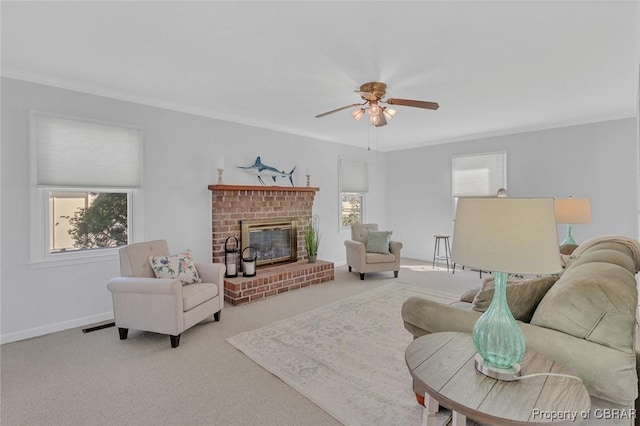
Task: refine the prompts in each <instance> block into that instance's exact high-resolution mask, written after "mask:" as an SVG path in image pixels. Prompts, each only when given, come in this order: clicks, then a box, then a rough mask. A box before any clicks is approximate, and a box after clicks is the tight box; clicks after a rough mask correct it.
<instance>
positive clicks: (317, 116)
mask: <svg viewBox="0 0 640 426" xmlns="http://www.w3.org/2000/svg"><path fill="white" fill-rule="evenodd" d="M364 104H366V102H365V103H362V104H351V105H347V106H343V107H341V108H337V109H334V110H331V111H327V112H323V113H322V114H318V115H316V118H322V117H324V116H327V115H329V114H333V113H334V112H338V111H344V110H345V109H349V108H355V107H359V106H361V105H364Z"/></svg>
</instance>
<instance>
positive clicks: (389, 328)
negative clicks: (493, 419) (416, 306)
mask: <svg viewBox="0 0 640 426" xmlns="http://www.w3.org/2000/svg"><path fill="white" fill-rule="evenodd" d="M411 296H422V297H425V298H429V299H432V300H435V301H439V302H443V303H450V302H453V301H456V300H458V298H459V297H458V296H456V295H453V294H450V293H444V292H440V291H435V290H429V289H425V288H419V287H415V286H412V285H407V284H401V283H398V282H392V283H389V284H385V285H383V286H381V287H378V288H376V289H373V290H369V291H366V292H364V293H360V294H358V295H355V296H352V297H350V298H347V299H344V300H341V301H338V302H335V303H332V304H329V305H327V306H323V307H321V308H318V309H315V310H312V311H310V312H307V313H304V314H301V315H298V316H295V317H293V318H290V319H286V320H283V321H278V322H276V323H273V324H271V325H268V326H266V327H262V328H260V329H257V330H254V331H249V332H244V333H240V334H238V335H236V336H234V337H231V338H229V339H227V341H228V342H229V343H231V344H232V345H233V346H235V347H236V348H238V349H239V350H240V351H242V352H243V353H244V354H245V355H247V356H248V357H250V358H251V359H252V360H254V361H255V362H257V363H258V364H259V365H260V366H262V367H263V368H265V369H266V370H268V371H269V372H271V373H273V374H275V375H276V376H277V377H279V378H280V379H282V380H283V381H284V382H285V383H287V384H289V385H290V386H291V387H293V388H294V389H296V390H297V391H298V392H300V393H302V394H303V395H305V396H306V397H307V398H309V399H310V400H311V401H313V402H315V403H316V404H317V405H319V406H320V407H321V408H323V409H324V410H325V411H327V412H328V413H329V414H331V415H332V416H333V417H335V418H336V419H337V420H338V421H340V422H341V423H343V424H345V425H348V426H352V425H353V426H355V425H368V426H371V425H381V426H382V425H385V426H388V425H418V424H420V423H421V419H422V409H421V407H420V406H418V405H417V404H416V402H415V397H414V394H413V392H412V384H411V376H410V374H409V372H408V370H407V366H406V363H405V360H404V351H405V348H406V347H407V345H408V344H409V343H410V342H411V339H412V338H411V334H409V333H407V331H406V330H405V329H404V327H403V324H402V319H401V317H400V309H401V306H402V303H403V302H404V301H405V300H407V298H409V297H411ZM439 417H440V420H441V423H440V424H444V423H445V422H446V421H447V420H448V418H449V417H450V413H449V412H448V411H446V410H441V412H440V414H439Z"/></svg>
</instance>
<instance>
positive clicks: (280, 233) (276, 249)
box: [241, 219, 298, 266]
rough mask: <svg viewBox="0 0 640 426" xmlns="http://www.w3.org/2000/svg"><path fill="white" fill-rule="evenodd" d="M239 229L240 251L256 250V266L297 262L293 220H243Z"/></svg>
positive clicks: (296, 244)
mask: <svg viewBox="0 0 640 426" xmlns="http://www.w3.org/2000/svg"><path fill="white" fill-rule="evenodd" d="M241 229H242V238H241V245H242V249H244V248H245V247H248V246H251V247H253V248H254V249H255V250H256V252H257V254H258V258H257V261H256V264H257V265H258V266H260V265H271V264H274V263H282V262H295V261H296V260H297V258H298V253H297V246H298V242H297V229H296V222H295V220H290V219H286V220H282V219H276V220H274V219H264V220H243V221H242V223H241Z"/></svg>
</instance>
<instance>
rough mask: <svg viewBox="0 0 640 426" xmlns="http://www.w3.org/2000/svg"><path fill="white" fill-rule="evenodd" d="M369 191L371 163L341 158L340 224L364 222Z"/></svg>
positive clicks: (344, 225) (347, 224)
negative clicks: (366, 197) (366, 198)
mask: <svg viewBox="0 0 640 426" xmlns="http://www.w3.org/2000/svg"><path fill="white" fill-rule="evenodd" d="M367 192H369V163H367V162H364V161H352V160H345V159H341V160H340V225H341V226H342V227H347V226H351V225H352V224H354V223H362V222H363V217H364V205H365V196H366V194H367Z"/></svg>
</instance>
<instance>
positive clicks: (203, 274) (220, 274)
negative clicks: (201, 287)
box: [196, 262, 227, 284]
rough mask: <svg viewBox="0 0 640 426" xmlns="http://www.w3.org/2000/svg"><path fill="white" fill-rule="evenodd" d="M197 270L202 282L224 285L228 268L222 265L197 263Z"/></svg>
mask: <svg viewBox="0 0 640 426" xmlns="http://www.w3.org/2000/svg"><path fill="white" fill-rule="evenodd" d="M196 270H197V271H198V275H200V278H201V279H202V282H205V283H213V284H223V283H224V273H225V271H226V270H227V267H226V266H225V265H224V264H222V263H211V262H196Z"/></svg>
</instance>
